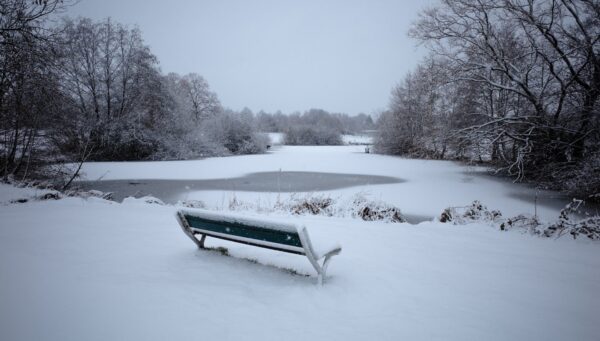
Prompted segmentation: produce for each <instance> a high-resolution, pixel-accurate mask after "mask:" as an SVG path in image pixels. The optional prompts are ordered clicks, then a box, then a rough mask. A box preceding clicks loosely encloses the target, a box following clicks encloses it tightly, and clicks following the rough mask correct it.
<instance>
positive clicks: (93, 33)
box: [0, 0, 373, 179]
mask: <svg viewBox="0 0 600 341" xmlns="http://www.w3.org/2000/svg"><path fill="white" fill-rule="evenodd" d="M69 5H71V3H70V2H69V1H65V0H44V1H30V0H0V8H2V10H1V11H0V176H1V177H3V178H7V177H16V178H18V179H27V178H32V177H33V178H35V177H41V176H50V177H56V178H60V177H61V174H60V172H59V173H50V174H48V171H49V170H52V171H57V170H61V169H63V168H61V167H56V166H57V165H59V164H61V163H72V162H75V163H81V162H84V161H91V160H164V159H189V158H197V157H203V156H214V155H227V154H247V153H260V152H262V151H264V150H265V148H266V147H267V145H268V143H269V142H268V139H267V137H266V135H265V134H261V133H259V132H266V131H284V132H286V133H291V134H290V136H292V135H293V134H294V131H296V129H304V128H303V127H305V126H307V125H313V126H319V130H318V132H317V134H316V140H317V142H319V143H321V142H323V141H325V140H326V139H324V138H323V137H324V136H325V135H327V134H334V135H335V134H337V135H338V137H337V138H334V139H333V140H327V141H325V142H327V143H337V142H338V140H339V134H341V133H345V132H352V131H358V130H360V129H362V127H363V126H368V127H370V126H372V125H373V122H372V121H371V120H370V118H369V117H368V116H366V115H359V116H357V117H349V116H348V115H343V114H329V113H327V112H325V111H322V110H310V111H308V112H306V113H304V114H302V115H301V114H292V115H289V116H286V115H283V114H281V113H276V114H272V115H270V114H267V113H264V112H260V113H258V114H257V115H254V114H253V113H252V112H251V111H249V110H247V109H245V110H242V111H241V112H235V111H232V110H228V109H225V108H223V107H222V105H221V103H220V102H219V99H218V97H217V95H216V94H215V93H214V92H213V91H211V89H210V87H209V85H208V83H207V82H206V81H205V80H204V78H203V77H202V76H200V75H197V74H194V73H190V74H187V75H183V76H182V75H178V74H174V73H170V74H166V75H165V74H162V73H161V71H160V68H159V62H158V60H157V58H156V56H155V55H153V54H152V51H151V50H150V48H149V46H148V45H147V44H145V43H144V41H143V39H142V33H141V32H140V30H139V29H136V28H129V27H127V26H124V25H121V24H119V23H116V22H114V21H113V20H111V19H106V20H102V21H93V20H91V19H87V18H78V19H69V18H66V19H62V20H53V21H52V22H50V21H49V20H48V19H49V18H53V19H56V17H57V13H58V12H60V9H64V8H65V7H66V6H69ZM295 141H296V143H306V142H309V143H311V141H300V140H299V139H297V140H295ZM319 143H314V144H319ZM47 165H53V167H46V166H47ZM63 175H66V174H63ZM67 177H68V175H67Z"/></svg>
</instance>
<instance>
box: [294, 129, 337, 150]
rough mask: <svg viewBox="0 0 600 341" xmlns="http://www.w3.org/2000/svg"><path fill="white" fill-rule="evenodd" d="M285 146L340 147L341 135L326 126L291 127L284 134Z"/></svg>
mask: <svg viewBox="0 0 600 341" xmlns="http://www.w3.org/2000/svg"><path fill="white" fill-rule="evenodd" d="M284 141H285V144H287V145H311V146H321V145H341V144H343V143H344V142H343V140H342V135H341V134H340V132H339V131H337V130H334V129H331V128H328V127H326V126H317V125H314V126H313V125H299V126H292V127H290V128H289V129H288V130H287V131H286V132H285V139H284Z"/></svg>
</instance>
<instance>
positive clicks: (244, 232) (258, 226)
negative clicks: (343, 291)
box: [177, 209, 342, 284]
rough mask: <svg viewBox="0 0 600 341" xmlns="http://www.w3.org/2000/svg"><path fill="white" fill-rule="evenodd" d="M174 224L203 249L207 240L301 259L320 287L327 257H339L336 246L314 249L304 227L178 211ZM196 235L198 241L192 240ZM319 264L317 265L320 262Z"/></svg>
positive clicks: (236, 216)
mask: <svg viewBox="0 0 600 341" xmlns="http://www.w3.org/2000/svg"><path fill="white" fill-rule="evenodd" d="M177 221H178V222H179V225H180V226H181V229H182V230H183V232H185V234H186V235H187V236H188V237H190V238H191V239H192V240H193V241H194V243H196V245H197V246H198V247H199V248H201V249H203V248H204V240H205V239H206V237H207V236H210V237H215V238H220V239H225V240H229V241H233V242H238V243H243V244H247V245H253V246H258V247H263V248H267V249H272V250H277V251H283V252H289V253H294V254H298V255H304V256H306V257H307V258H308V260H309V262H310V263H311V264H312V266H313V267H314V268H315V270H317V274H318V281H319V284H322V283H323V279H324V277H325V273H326V271H327V266H328V265H329V261H330V260H331V257H333V256H335V255H337V254H339V253H340V252H341V251H342V248H341V247H340V246H339V245H334V246H332V247H326V248H316V247H315V246H314V245H313V244H312V243H311V241H310V238H309V237H308V232H307V231H306V227H305V226H297V225H295V224H289V223H281V222H273V221H268V220H263V219H256V218H248V217H244V216H240V215H236V214H221V213H215V212H211V211H206V210H199V209H194V210H180V211H178V212H177ZM196 235H200V239H198V238H196ZM321 259H322V260H323V261H322V263H319V261H320V260H321Z"/></svg>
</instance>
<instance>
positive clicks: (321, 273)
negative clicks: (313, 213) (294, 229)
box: [299, 228, 342, 285]
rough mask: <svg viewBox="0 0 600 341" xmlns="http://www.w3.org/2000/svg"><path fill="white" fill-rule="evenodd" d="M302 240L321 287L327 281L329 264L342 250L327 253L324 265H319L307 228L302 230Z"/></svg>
mask: <svg viewBox="0 0 600 341" xmlns="http://www.w3.org/2000/svg"><path fill="white" fill-rule="evenodd" d="M299 235H300V240H301V241H302V246H303V247H304V252H305V254H306V257H307V258H308V261H309V262H310V264H312V266H313V268H315V270H316V271H317V282H318V283H319V285H323V281H324V280H325V275H326V274H327V267H328V266H329V262H330V261H331V257H333V256H335V255H337V254H339V253H340V252H341V251H342V250H341V249H336V250H333V251H331V252H329V253H327V254H326V255H325V256H324V257H323V258H324V259H323V264H322V265H321V264H319V261H318V260H317V258H316V257H315V253H314V251H313V248H312V245H311V243H310V239H309V238H308V232H306V228H303V229H302V230H300V233H299Z"/></svg>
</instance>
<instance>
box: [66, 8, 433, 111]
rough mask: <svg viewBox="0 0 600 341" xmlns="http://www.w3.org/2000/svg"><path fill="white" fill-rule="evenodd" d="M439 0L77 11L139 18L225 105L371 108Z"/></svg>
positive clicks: (162, 56)
mask: <svg viewBox="0 0 600 341" xmlns="http://www.w3.org/2000/svg"><path fill="white" fill-rule="evenodd" d="M434 1H435V0H425V1H416V0H412V1H401V0H396V1H394V0H372V1H366V0H365V1H348V0H346V1H344V0H335V1H331V0H327V1H326V0H321V1H317V0H297V1H285V0H271V1H268V0H253V1H250V0H246V1H244V0H220V1H217V0H215V1H184V0H154V1H149V0H81V1H80V3H79V4H77V5H75V6H74V7H72V8H71V9H70V10H69V13H68V14H70V15H73V16H77V15H81V16H85V17H91V18H94V19H102V18H105V17H109V16H110V17H112V18H114V19H115V20H116V21H118V22H121V23H125V24H129V25H137V26H139V28H140V29H141V30H142V32H143V37H144V40H145V41H146V43H147V44H148V45H150V46H151V48H152V51H153V52H154V54H156V56H157V57H158V59H159V61H160V65H161V69H162V71H163V72H165V73H166V72H177V73H180V74H185V73H188V72H196V73H199V74H201V75H202V76H204V77H205V78H206V80H207V81H208V82H209V84H210V86H211V88H212V89H213V90H214V91H215V92H216V93H217V94H218V95H219V98H220V99H221V102H222V103H223V105H224V106H226V107H229V108H232V109H235V110H240V109H242V108H243V107H248V108H250V109H252V110H253V111H254V112H257V111H259V110H261V109H262V110H265V111H269V112H273V111H276V110H282V111H283V112H285V113H289V112H293V111H304V110H307V109H310V108H322V109H325V110H328V111H332V112H346V113H349V114H357V113H359V112H364V113H372V112H373V111H375V110H377V109H382V108H385V107H386V106H387V104H388V101H389V94H390V89H391V88H392V86H394V85H395V84H396V83H398V82H399V81H400V80H401V78H402V77H403V76H404V75H405V74H406V73H407V72H408V71H409V70H410V69H411V68H413V67H414V66H415V65H416V63H417V62H418V60H419V59H420V58H421V57H422V56H423V55H424V53H425V52H424V49H423V48H418V47H417V46H416V43H415V42H414V41H412V40H411V39H409V38H408V37H407V35H406V33H407V31H408V29H409V27H410V24H411V22H413V21H414V20H415V19H416V18H417V13H418V12H419V10H420V9H421V8H423V6H426V5H430V4H432V3H434Z"/></svg>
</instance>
